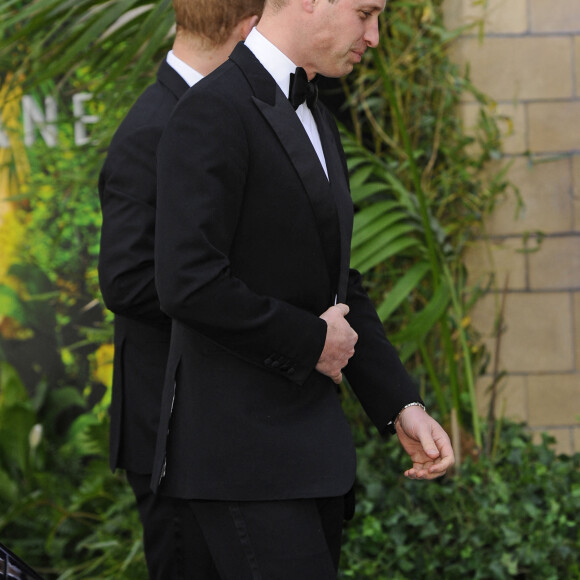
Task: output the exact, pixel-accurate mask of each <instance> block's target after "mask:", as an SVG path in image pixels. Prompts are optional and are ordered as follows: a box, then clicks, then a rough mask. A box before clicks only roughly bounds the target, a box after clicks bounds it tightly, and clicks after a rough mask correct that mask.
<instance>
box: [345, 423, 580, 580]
mask: <svg viewBox="0 0 580 580" xmlns="http://www.w3.org/2000/svg"><path fill="white" fill-rule="evenodd" d="M550 443H553V440H552V441H550V440H549V438H548V437H547V436H544V438H543V440H542V443H541V444H539V445H534V444H532V442H531V440H530V436H529V435H528V434H527V433H526V430H525V427H524V426H522V425H514V424H508V425H505V426H504V430H503V432H502V434H501V444H500V446H499V448H498V450H497V454H496V456H495V458H494V459H491V458H488V457H484V456H480V457H478V458H469V459H468V460H467V461H466V462H465V463H464V465H463V467H462V470H461V473H460V474H455V475H453V476H451V477H447V478H446V479H444V480H442V481H437V482H416V481H409V480H405V479H404V478H403V477H402V476H401V475H400V474H402V472H403V471H404V469H406V468H408V458H406V457H405V456H404V453H403V452H402V451H401V449H400V446H399V444H398V443H397V442H396V441H393V442H388V443H379V442H377V441H376V440H370V441H368V442H366V443H365V444H364V445H362V446H361V447H360V448H359V468H358V478H359V479H358V492H359V494H358V506H357V513H356V515H355V518H354V519H353V520H352V521H351V522H349V524H348V526H347V528H346V530H345V543H344V549H343V554H342V568H343V570H344V571H343V573H342V576H341V577H342V578H354V579H356V580H364V579H365V578H369V579H370V578H372V579H374V580H387V579H388V580H394V579H396V580H421V579H425V580H431V579H432V578H442V579H445V580H463V579H464V578H476V579H481V580H495V579H497V580H504V579H505V580H507V579H509V578H518V579H520V580H560V579H563V578H567V579H572V578H580V566H579V565H578V557H577V555H578V553H579V550H580V531H579V527H578V511H579V510H580V454H576V455H575V456H573V457H567V456H556V454H555V453H554V451H553V450H552V449H551V448H550Z"/></svg>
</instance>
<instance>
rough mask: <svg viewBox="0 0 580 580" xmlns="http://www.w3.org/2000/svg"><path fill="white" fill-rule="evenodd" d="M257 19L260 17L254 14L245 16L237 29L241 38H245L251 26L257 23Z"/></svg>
mask: <svg viewBox="0 0 580 580" xmlns="http://www.w3.org/2000/svg"><path fill="white" fill-rule="evenodd" d="M258 20H260V17H259V16H257V15H255V14H254V16H247V17H246V18H244V19H243V20H242V21H241V22H240V24H239V30H240V36H241V37H242V38H241V40H246V37H247V36H248V34H250V32H251V31H252V28H254V26H256V24H258Z"/></svg>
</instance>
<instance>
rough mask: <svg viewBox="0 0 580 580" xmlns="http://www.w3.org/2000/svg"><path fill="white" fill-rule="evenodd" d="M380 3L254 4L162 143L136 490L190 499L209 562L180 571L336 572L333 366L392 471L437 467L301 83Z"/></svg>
mask: <svg viewBox="0 0 580 580" xmlns="http://www.w3.org/2000/svg"><path fill="white" fill-rule="evenodd" d="M384 3H385V0H333V1H331V0H266V3H265V8H264V14H263V16H262V19H261V20H260V23H259V25H258V27H257V28H256V29H254V30H252V32H251V33H250V35H249V36H248V38H247V39H246V42H245V44H243V43H240V44H239V45H238V46H237V47H236V49H235V50H234V52H233V53H232V55H231V56H230V59H229V61H228V62H227V63H225V64H224V65H223V66H221V67H220V68H218V69H217V70H216V71H215V72H214V74H212V75H211V76H210V77H208V78H206V79H203V80H202V81H201V82H200V83H198V85H196V86H195V87H194V88H193V89H191V90H190V91H189V92H188V93H187V94H186V95H185V96H184V97H183V99H182V100H181V101H180V102H179V104H178V105H177V107H176V109H175V110H174V113H173V115H172V118H171V119H170V121H169V123H168V125H167V128H166V131H165V133H164V135H163V137H162V139H161V142H160V146H159V151H158V178H159V180H158V187H159V190H158V204H157V233H156V239H155V255H156V259H155V264H156V283H157V289H158V293H159V298H160V303H161V308H162V310H163V311H164V312H166V313H167V315H168V316H170V317H171V318H172V319H173V326H172V338H171V347H170V353H169V360H168V367H167V376H166V384H165V390H164V394H163V403H162V409H161V419H160V425H159V438H158V444H157V453H156V458H155V466H154V473H153V485H154V487H155V488H159V489H160V490H161V493H163V494H167V495H168V496H170V497H176V498H183V499H189V500H190V502H189V506H190V509H191V511H192V513H193V514H194V515H195V518H196V520H197V522H198V523H199V525H200V527H201V528H202V530H203V535H204V541H205V544H206V546H207V547H208V550H209V552H210V553H211V555H212V558H213V561H214V563H215V565H216V567H217V569H218V574H217V575H215V574H214V573H213V572H212V571H211V570H209V569H202V568H201V567H200V566H198V567H196V568H195V572H196V574H194V575H192V577H195V578H200V579H204V580H205V579H213V578H222V579H226V580H230V579H232V580H233V579H258V578H262V579H264V580H271V579H277V580H280V579H288V580H296V579H300V580H327V579H330V578H336V574H337V567H338V558H339V553H340V533H341V526H342V520H343V516H344V514H345V511H346V509H345V507H346V503H347V501H346V500H347V498H348V497H349V492H350V490H351V489H352V486H353V482H354V477H355V450H354V445H353V442H352V438H351V434H350V430H349V426H348V424H347V422H346V420H345V417H344V414H343V412H342V409H341V406H340V401H339V398H338V396H337V388H336V384H338V383H340V382H341V380H342V378H343V376H342V374H343V372H344V375H345V376H346V377H347V379H348V381H349V383H350V384H351V386H352V387H353V389H354V391H355V393H356V394H357V396H358V398H359V399H360V401H361V403H362V405H363V407H364V409H365V411H366V412H367V414H368V415H369V417H370V418H371V419H372V421H373V422H374V424H375V425H376V427H377V428H378V430H379V431H380V432H381V433H385V432H389V431H390V432H395V431H396V432H397V434H398V436H399V438H400V441H401V443H402V445H403V446H404V448H405V449H406V450H407V452H408V453H409V454H410V456H411V458H412V461H413V466H412V467H411V468H410V469H409V470H407V471H406V475H407V476H408V477H410V478H417V479H431V478H434V477H438V476H440V475H443V474H444V473H445V471H446V469H448V468H449V467H450V466H451V465H452V464H453V451H452V449H451V445H450V442H449V438H448V436H447V434H446V433H445V432H444V431H443V429H442V428H441V426H440V425H439V424H438V423H437V422H436V421H435V420H433V419H432V418H431V417H430V416H429V415H428V414H427V413H426V412H425V410H424V407H423V405H422V402H421V399H420V397H419V394H418V392H417V390H416V388H415V386H414V385H413V383H412V381H411V379H410V377H409V376H408V374H407V373H406V371H405V370H404V368H403V366H402V364H401V362H400V360H399V358H398V356H397V354H396V352H395V350H394V348H393V347H392V346H391V344H390V343H389V342H388V340H387V339H386V337H385V335H384V330H383V327H382V324H381V323H380V320H379V319H378V316H377V314H376V312H375V310H374V307H373V306H372V304H371V301H370V300H369V298H368V296H367V294H366V292H365V291H364V290H363V287H362V284H361V278H360V275H359V274H358V273H357V272H356V271H353V270H350V269H349V257H350V253H349V248H350V239H351V231H352V219H353V208H352V202H351V199H350V195H349V188H348V178H347V171H346V165H345V159H344V154H343V151H342V148H341V146H340V140H339V135H338V132H337V129H336V125H335V124H334V122H333V119H332V118H331V116H330V114H329V113H328V111H327V110H326V109H325V108H324V107H323V106H322V105H321V104H320V103H319V102H317V101H316V90H315V87H313V86H312V85H310V84H308V83H307V79H312V78H313V77H314V76H315V74H317V73H319V74H322V75H325V76H329V77H338V76H341V75H344V74H347V73H348V72H350V71H351V70H352V68H353V66H354V64H355V63H357V62H359V61H360V60H361V57H362V54H363V53H364V51H365V50H366V49H367V48H368V47H372V46H376V44H377V43H378V17H379V14H380V13H381V12H382V10H383V9H384ZM297 65H298V66H301V67H303V68H302V69H297V68H296V67H297ZM299 93H300V94H299ZM305 98H306V102H304V99H305Z"/></svg>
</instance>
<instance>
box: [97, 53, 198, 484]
mask: <svg viewBox="0 0 580 580" xmlns="http://www.w3.org/2000/svg"><path fill="white" fill-rule="evenodd" d="M187 88H188V86H187V83H186V82H185V81H184V80H183V79H182V78H181V76H180V75H179V74H178V73H177V72H175V70H174V69H173V68H171V67H170V66H169V65H168V64H167V62H165V61H164V62H163V64H162V65H161V66H160V68H159V71H158V73H157V82H156V83H154V84H153V85H151V86H149V87H148V88H147V89H146V90H145V91H144V92H143V94H142V95H141V96H140V97H139V99H138V100H137V101H136V103H135V104H134V105H133V107H132V108H131V110H130V111H129V113H128V115H127V116H126V117H125V119H124V120H123V122H122V123H121V125H120V127H119V129H118V130H117V132H116V133H115V136H114V137H113V140H112V142H111V145H110V147H109V152H108V155H107V159H106V161H105V164H104V166H103V169H102V171H101V174H100V178H99V196H100V201H101V208H102V213H103V225H102V230H101V251H100V256H99V281H100V285H101V292H102V294H103V298H104V300H105V304H106V305H107V307H108V308H109V309H110V310H112V311H113V312H114V313H115V315H116V316H115V362H114V373H113V395H112V402H111V407H110V414H111V433H110V463H111V468H112V469H115V468H116V467H122V468H125V469H129V470H131V471H134V472H136V473H143V474H145V473H151V469H152V464H153V455H154V450H155V440H156V435H157V424H158V421H159V407H160V404H161V392H162V388H163V378H164V374H165V365H166V363H167V353H168V350H169V339H170V332H171V321H170V319H169V318H168V317H167V316H166V315H165V314H163V313H162V312H161V310H160V308H159V299H158V297H157V291H156V289H155V283H154V268H153V248H154V244H153V239H154V234H155V205H156V198H157V146H158V144H159V139H160V138H161V133H162V131H163V129H164V128H165V125H166V123H167V121H168V119H169V116H170V114H171V111H172V110H173V108H174V107H175V104H176V103H177V101H178V99H179V98H180V97H181V96H182V95H183V94H184V93H185V91H186V90H187Z"/></svg>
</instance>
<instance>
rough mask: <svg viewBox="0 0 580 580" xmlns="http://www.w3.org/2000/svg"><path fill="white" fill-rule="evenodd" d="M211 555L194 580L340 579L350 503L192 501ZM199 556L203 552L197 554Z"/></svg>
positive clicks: (327, 500)
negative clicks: (346, 515) (346, 509)
mask: <svg viewBox="0 0 580 580" xmlns="http://www.w3.org/2000/svg"><path fill="white" fill-rule="evenodd" d="M189 506H190V509H191V513H193V514H194V515H195V519H196V520H197V522H198V524H199V527H200V529H201V531H202V535H203V539H202V542H203V544H204V545H205V546H206V548H207V557H206V558H205V559H203V560H202V559H200V560H199V561H198V562H197V564H196V566H195V568H194V569H193V570H192V573H191V574H190V575H189V576H188V577H189V578H191V579H195V580H336V577H337V573H338V560H339V557H340V545H341V537H342V526H343V520H344V515H345V499H344V498H343V497H338V498H324V499H298V500H280V501H263V502H261V501H257V502H226V501H199V500H192V501H190V502H189ZM197 553H198V554H199V553H200V550H198V551H197Z"/></svg>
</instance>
